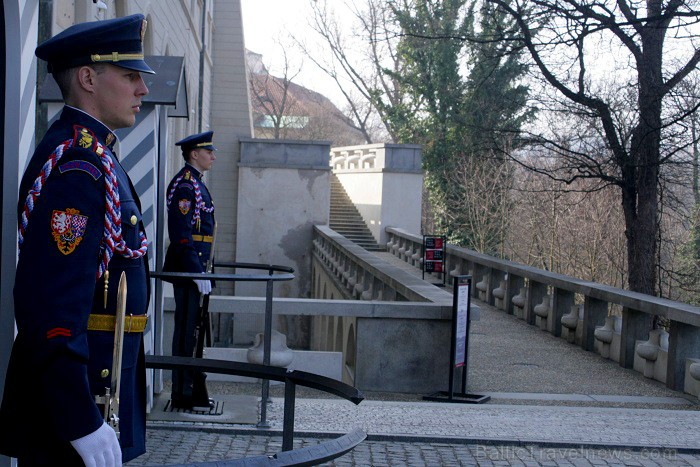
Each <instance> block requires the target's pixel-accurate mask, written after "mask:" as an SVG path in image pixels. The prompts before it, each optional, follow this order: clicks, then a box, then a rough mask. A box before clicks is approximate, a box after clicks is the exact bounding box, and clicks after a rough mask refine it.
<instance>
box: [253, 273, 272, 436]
mask: <svg viewBox="0 0 700 467" xmlns="http://www.w3.org/2000/svg"><path fill="white" fill-rule="evenodd" d="M263 338H264V341H263V365H269V364H270V347H271V345H272V281H271V280H269V281H267V288H266V291H265V334H264V336H263ZM269 394H270V380H268V379H264V380H263V381H262V395H261V397H260V422H258V424H257V427H258V428H270V424H269V423H268V422H267V400H268V398H269Z"/></svg>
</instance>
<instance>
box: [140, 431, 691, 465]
mask: <svg viewBox="0 0 700 467" xmlns="http://www.w3.org/2000/svg"><path fill="white" fill-rule="evenodd" d="M322 441H324V439H322V438H312V437H302V438H297V439H295V443H294V448H295V449H298V448H300V447H304V446H309V445H313V444H316V443H320V442H322ZM148 444H149V446H151V447H152V446H157V448H156V449H152V448H151V449H149V452H148V453H147V454H145V455H143V456H141V457H139V458H138V459H136V460H134V461H132V462H129V463H128V465H130V466H131V465H164V464H170V465H172V464H185V463H188V464H192V463H197V462H213V461H222V460H224V459H241V458H243V457H253V456H260V455H264V454H269V453H274V452H279V451H280V450H281V444H282V441H281V438H280V437H279V436H272V437H270V436H260V435H254V434H253V435H250V434H241V433H235V432H234V433H231V434H227V433H222V432H219V431H216V432H208V431H207V430H202V429H197V430H192V429H188V430H173V429H150V430H149V431H148ZM322 465H325V466H374V467H381V466H430V467H432V466H461V465H480V466H481V465H482V466H497V465H498V466H539V465H542V466H572V465H573V466H589V465H602V466H604V465H635V466H700V454H697V453H695V454H693V453H686V452H681V451H678V450H676V449H658V448H642V449H632V448H624V447H617V448H600V447H591V446H586V445H580V446H575V445H571V446H567V447H546V446H538V445H534V444H523V445H512V444H478V443H474V444H464V443H446V442H416V441H415V440H410V441H398V440H395V441H376V440H372V439H369V440H365V441H363V442H362V443H360V444H359V445H358V446H357V447H356V448H355V449H353V450H352V451H350V452H349V453H347V454H345V455H344V456H342V457H340V458H338V459H335V460H334V461H332V462H328V463H325V464H322Z"/></svg>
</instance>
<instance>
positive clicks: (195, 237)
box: [192, 235, 214, 243]
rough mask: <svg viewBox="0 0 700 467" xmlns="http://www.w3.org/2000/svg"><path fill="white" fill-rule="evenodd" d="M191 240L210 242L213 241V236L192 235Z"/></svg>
mask: <svg viewBox="0 0 700 467" xmlns="http://www.w3.org/2000/svg"><path fill="white" fill-rule="evenodd" d="M192 241H193V242H204V243H211V242H213V241H214V237H212V236H211V235H192Z"/></svg>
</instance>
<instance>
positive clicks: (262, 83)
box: [249, 47, 300, 139]
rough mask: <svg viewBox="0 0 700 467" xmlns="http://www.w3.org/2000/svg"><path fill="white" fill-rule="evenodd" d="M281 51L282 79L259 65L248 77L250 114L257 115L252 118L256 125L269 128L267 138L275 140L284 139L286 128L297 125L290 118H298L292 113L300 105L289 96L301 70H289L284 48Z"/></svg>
mask: <svg viewBox="0 0 700 467" xmlns="http://www.w3.org/2000/svg"><path fill="white" fill-rule="evenodd" d="M281 49H282V53H283V66H282V77H280V78H278V77H275V76H272V75H271V74H269V73H268V72H267V68H266V67H265V66H263V65H262V63H261V64H260V66H258V67H257V68H255V69H251V70H250V73H249V85H250V90H251V94H252V98H253V100H254V102H253V111H254V114H257V115H254V118H255V120H256V122H255V124H256V125H257V126H264V127H268V128H270V131H271V136H270V137H272V138H274V139H279V138H282V137H286V135H285V130H286V128H288V127H294V126H298V125H299V124H300V122H298V121H296V120H295V119H294V118H293V116H295V113H296V114H298V112H295V110H296V109H298V107H299V102H298V100H297V99H296V98H295V97H294V96H293V95H292V94H291V93H290V87H291V86H292V85H293V83H292V80H293V79H294V78H295V77H296V76H297V75H298V74H299V71H300V68H297V67H295V68H292V65H291V63H290V60H289V56H288V55H287V52H286V49H285V48H284V47H281ZM256 111H257V112H256ZM298 118H299V117H298ZM263 120H264V121H263Z"/></svg>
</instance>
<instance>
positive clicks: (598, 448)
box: [129, 398, 700, 466]
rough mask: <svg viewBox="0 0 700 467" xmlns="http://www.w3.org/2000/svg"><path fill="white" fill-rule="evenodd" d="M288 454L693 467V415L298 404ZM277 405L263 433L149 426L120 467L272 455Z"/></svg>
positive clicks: (697, 418) (402, 461) (375, 462)
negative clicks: (309, 451)
mask: <svg viewBox="0 0 700 467" xmlns="http://www.w3.org/2000/svg"><path fill="white" fill-rule="evenodd" d="M295 408H296V410H295V412H296V417H295V432H296V437H295V438H296V439H295V444H294V448H295V449H297V448H300V447H305V446H309V445H313V444H317V443H320V442H323V441H324V440H325V439H327V438H328V437H330V438H337V437H339V436H341V435H342V434H344V433H345V432H348V431H350V430H351V429H353V428H356V427H360V428H363V429H364V430H365V432H366V433H367V434H368V438H367V439H366V440H365V441H363V442H362V443H360V444H359V445H358V446H357V447H356V448H355V449H353V450H352V451H350V452H349V453H347V454H345V455H344V456H342V457H340V458H338V459H336V460H335V461H333V462H330V463H326V464H323V465H331V466H334V465H337V466H345V465H354V466H404V465H405V466H457V465H485V466H488V465H504V466H516V465H517V466H525V465H532V466H535V465H551V466H555V465H556V466H559V465H562V466H563V465H567V466H570V465H575V466H579V465H581V466H583V465H641V466H655V465H661V466H666V465H684V466H700V412H698V411H694V410H690V411H684V410H659V409H620V408H600V407H561V406H537V405H527V406H522V405H516V406H513V405H471V404H444V403H438V402H392V401H389V402H387V401H365V402H363V403H361V404H360V405H358V406H355V405H353V404H352V403H350V402H347V401H342V400H334V399H298V400H297V401H296V405H295ZM282 409H283V401H282V399H279V398H273V399H272V403H271V404H270V405H269V408H268V422H269V424H270V426H271V428H270V430H269V431H266V432H265V433H262V434H261V433H260V431H259V430H257V429H255V428H252V427H251V426H250V425H227V426H225V427H224V426H215V425H213V424H205V423H199V424H192V423H182V422H181V423H151V424H149V430H148V447H149V451H148V453H147V454H145V455H144V456H141V457H140V458H138V459H136V460H134V461H132V462H130V463H129V465H164V464H165V465H167V464H187V463H190V464H191V463H197V462H211V461H222V460H225V459H241V458H244V457H253V456H260V455H265V454H268V455H269V454H271V453H275V452H279V451H280V450H281V436H280V432H281V428H282Z"/></svg>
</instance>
